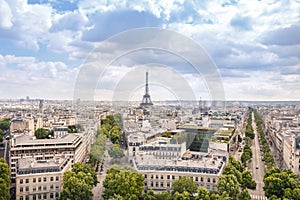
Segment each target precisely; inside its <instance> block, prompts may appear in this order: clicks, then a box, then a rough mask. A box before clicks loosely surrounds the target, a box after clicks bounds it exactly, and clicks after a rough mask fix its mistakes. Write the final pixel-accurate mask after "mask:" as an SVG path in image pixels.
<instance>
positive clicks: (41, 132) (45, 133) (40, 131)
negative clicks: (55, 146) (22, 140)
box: [34, 128, 49, 139]
mask: <svg viewBox="0 0 300 200" xmlns="http://www.w3.org/2000/svg"><path fill="white" fill-rule="evenodd" d="M34 135H35V137H36V138H37V139H45V138H47V137H48V135H49V132H48V131H47V130H46V129H43V128H38V129H37V130H36V131H35V132H34Z"/></svg>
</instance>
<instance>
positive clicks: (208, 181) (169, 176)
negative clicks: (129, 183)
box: [133, 151, 227, 191]
mask: <svg viewBox="0 0 300 200" xmlns="http://www.w3.org/2000/svg"><path fill="white" fill-rule="evenodd" d="M226 157H227V152H220V151H217V152H216V153H209V154H204V153H200V152H186V153H185V154H184V155H183V157H182V159H179V160H169V159H157V158H155V157H154V156H153V155H149V154H148V155H147V154H145V153H143V154H139V155H138V156H136V157H135V159H134V162H133V163H134V166H135V168H136V170H137V171H138V172H139V173H141V174H143V175H144V177H145V180H144V186H145V188H146V189H147V190H149V189H152V190H154V191H162V190H169V191H170V190H171V188H172V183H173V182H174V180H176V179H179V178H180V177H181V176H187V177H191V178H192V179H193V180H194V181H195V182H196V183H198V185H199V187H205V188H206V189H208V190H211V191H216V190H217V182H218V179H219V177H220V176H221V173H222V171H223V168H224V166H225V164H226Z"/></svg>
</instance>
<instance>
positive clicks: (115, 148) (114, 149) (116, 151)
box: [108, 144, 124, 160]
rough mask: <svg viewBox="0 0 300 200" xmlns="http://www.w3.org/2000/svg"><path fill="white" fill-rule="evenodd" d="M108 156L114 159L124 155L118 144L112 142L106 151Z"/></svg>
mask: <svg viewBox="0 0 300 200" xmlns="http://www.w3.org/2000/svg"><path fill="white" fill-rule="evenodd" d="M108 154H109V156H110V157H112V158H113V159H114V160H115V159H118V158H122V157H123V156H124V151H123V149H122V148H121V147H120V145H118V144H113V145H112V146H111V149H110V150H109V151H108Z"/></svg>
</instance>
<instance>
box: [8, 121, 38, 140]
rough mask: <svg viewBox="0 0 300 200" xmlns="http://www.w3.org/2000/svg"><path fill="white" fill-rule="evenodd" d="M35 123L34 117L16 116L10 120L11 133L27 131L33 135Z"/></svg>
mask: <svg viewBox="0 0 300 200" xmlns="http://www.w3.org/2000/svg"><path fill="white" fill-rule="evenodd" d="M34 131H35V124H34V119H33V118H14V119H12V120H11V122H10V132H11V134H19V133H24V132H26V133H27V135H30V136H33V135H34Z"/></svg>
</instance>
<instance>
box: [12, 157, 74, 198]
mask: <svg viewBox="0 0 300 200" xmlns="http://www.w3.org/2000/svg"><path fill="white" fill-rule="evenodd" d="M71 160H72V159H71V158H70V157H65V156H56V157H54V158H53V159H50V160H36V159H34V158H21V159H19V160H18V163H17V167H16V169H17V170H16V200H38V199H45V200H46V199H50V200H51V199H56V198H57V197H59V196H60V193H61V191H62V185H63V175H64V173H65V172H66V171H68V170H69V169H70V168H71V164H72V161H71Z"/></svg>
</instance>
